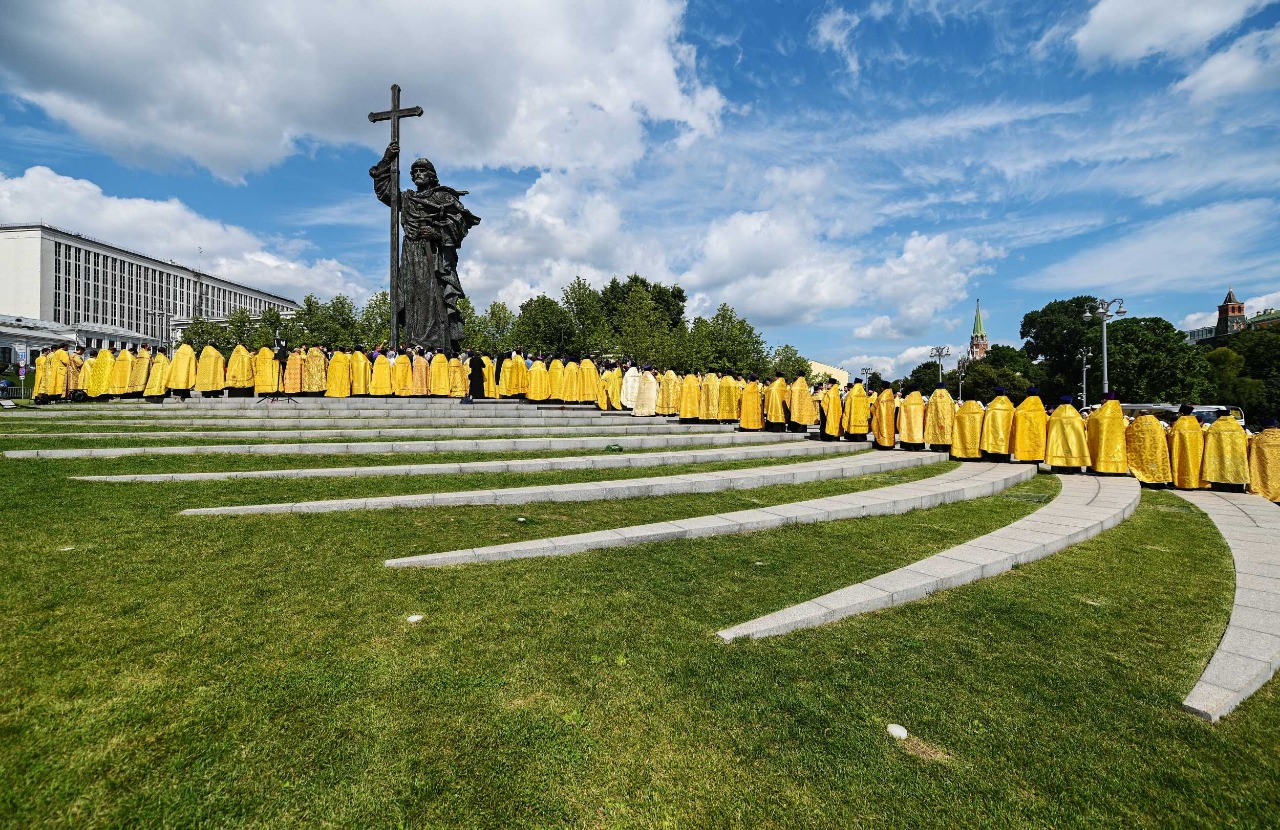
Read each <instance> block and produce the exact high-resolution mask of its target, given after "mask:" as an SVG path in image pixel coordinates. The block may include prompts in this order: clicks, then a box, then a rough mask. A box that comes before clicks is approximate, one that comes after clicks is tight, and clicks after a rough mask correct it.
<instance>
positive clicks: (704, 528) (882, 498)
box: [384, 464, 1035, 568]
mask: <svg viewBox="0 0 1280 830" xmlns="http://www.w3.org/2000/svg"><path fill="white" fill-rule="evenodd" d="M1033 475H1035V469H1034V468H1033V467H1024V466H1017V465H1011V464H966V465H964V466H963V467H961V468H959V469H957V470H953V471H951V472H947V473H943V474H942V475H939V476H935V477H933V478H930V479H925V480H923V481H917V482H913V483H911V484H897V485H893V486H891V487H883V488H880V489H877V490H871V491H868V492H864V493H851V494H849V495H845V496H831V497H828V498H822V499H810V500H808V501H799V502H793V503H790V504H776V505H773V506H770V507H761V508H758V509H754V510H738V511H735V512H732V513H725V514H717V515H710V516H695V517H692V518H688V519H679V520H673V521H670V522H656V523H653V524H646V525H636V526H634V527H620V528H615V529H613V530H601V531H595V532H592V533H579V534H575V535H572V536H558V537H552V538H549V539H535V540H531V541H528V542H513V543H511V544H506V545H493V546H489V547H483V548H475V549H472V550H455V551H447V552H444V553H430V554H424V555H420V556H406V557H400V558H396V559H388V560H387V561H386V562H385V563H384V564H385V565H386V566H387V567H389V568H414V567H437V566H440V565H458V564H465V563H471V562H496V561H502V560H507V559H524V558H528V557H536V556H563V555H566V554H570V553H578V552H579V551H585V550H596V549H600V548H613V547H623V546H627V545H639V544H644V543H646V542H662V541H666V540H669V539H692V538H697V537H702V536H722V535H728V534H736V533H749V532H752V531H756V530H768V529H771V528H776V527H782V526H783V525H788V524H796V523H809V522H829V521H836V520H839V519H856V518H860V517H862V516H882V515H890V514H899V513H906V512H908V511H910V510H916V509H919V508H921V507H933V506H935V505H938V504H945V503H948V502H953V501H963V500H965V499H976V498H981V497H982V496H990V495H992V494H993V493H996V492H998V491H999V490H1004V489H1005V488H1007V487H1010V486H1012V485H1014V484H1017V483H1018V482H1020V481H1026V480H1027V479H1029V478H1031V477H1032V476H1033Z"/></svg>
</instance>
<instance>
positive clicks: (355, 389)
mask: <svg viewBox="0 0 1280 830" xmlns="http://www.w3.org/2000/svg"><path fill="white" fill-rule="evenodd" d="M372 382H373V364H372V363H370V362H369V357H368V355H366V354H365V353H364V352H352V353H351V394H353V395H367V394H369V386H370V384H371V383H372Z"/></svg>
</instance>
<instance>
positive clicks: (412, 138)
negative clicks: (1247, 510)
mask: <svg viewBox="0 0 1280 830" xmlns="http://www.w3.org/2000/svg"><path fill="white" fill-rule="evenodd" d="M24 7H25V8H24ZM387 32H391V33H392V34H391V35H390V36H388V35H387V34H386V33H387ZM393 82H395V83H399V84H400V85H401V86H402V87H403V89H404V93H403V94H404V104H405V105H413V104H418V105H421V106H422V107H423V108H424V109H425V110H426V115H425V117H423V118H421V119H416V120H414V121H409V122H406V123H405V126H404V134H403V137H402V144H403V145H404V148H405V153H406V154H409V153H412V154H414V155H427V156H429V157H430V158H432V159H433V160H434V161H435V162H436V164H437V167H438V168H439V169H440V173H441V178H442V180H443V181H444V182H445V183H446V184H451V185H453V186H454V187H457V188H460V189H465V190H469V191H471V194H470V195H469V196H468V197H467V198H466V200H465V201H466V203H467V206H468V207H469V208H471V209H472V210H473V211H474V212H476V213H477V214H479V215H480V216H481V217H483V219H484V221H483V223H482V224H481V225H480V226H479V227H478V228H476V229H475V230H474V231H473V232H472V234H471V236H470V237H469V238H468V240H467V242H466V245H465V246H464V249H463V254H462V255H463V263H464V265H463V270H462V276H463V284H464V287H465V288H466V289H467V291H468V293H469V294H470V295H471V296H472V298H473V300H474V301H475V302H476V303H477V304H478V305H480V306H484V305H485V304H487V303H488V302H490V301H491V300H493V299H501V300H503V301H505V302H507V303H509V304H510V305H512V306H513V307H514V306H516V305H518V304H519V303H520V302H521V301H522V300H524V299H527V298H528V297H530V296H532V295H534V294H536V293H538V292H540V291H545V292H547V293H549V294H551V295H552V296H558V295H559V291H560V289H561V287H562V286H563V285H565V284H566V283H567V282H568V281H569V280H571V279H572V278H573V277H574V276H577V275H581V276H583V277H585V278H586V279H588V280H590V281H592V282H594V283H597V284H600V283H602V282H604V281H606V280H608V279H609V278H610V277H611V276H613V275H625V274H628V273H631V272H639V273H641V274H643V275H645V276H648V277H650V278H656V279H660V280H663V281H666V282H679V283H680V284H681V285H683V286H684V287H685V288H686V290H687V291H688V292H689V294H690V296H691V297H692V298H693V299H692V302H691V311H692V312H694V313H698V312H705V313H710V312H711V311H713V310H714V308H715V306H716V305H717V304H719V303H720V302H729V303H730V304H732V305H733V306H734V307H736V308H737V309H738V310H739V311H740V312H742V313H744V314H745V315H746V316H747V317H748V318H749V319H751V320H752V321H753V322H755V323H756V324H757V325H759V326H760V327H761V328H762V330H763V331H764V333H765V335H766V337H767V338H768V339H769V341H770V342H771V343H772V344H774V345H778V344H781V343H783V342H790V343H793V344H795V345H796V346H798V347H800V348H801V350H802V351H803V352H804V353H805V354H807V355H808V356H810V357H812V358H814V359H818V360H822V361H824V362H828V363H835V364H838V365H844V366H848V367H854V368H856V367H859V366H862V365H868V364H870V365H874V366H877V367H878V368H881V369H882V370H886V371H896V372H905V371H907V370H909V369H910V368H911V367H912V366H913V365H915V363H917V362H920V361H922V360H924V359H926V356H927V351H928V347H929V346H931V345H941V344H947V345H950V346H951V347H952V351H953V354H958V353H959V352H960V351H962V350H963V348H964V347H965V345H966V344H967V339H968V333H969V327H970V325H971V323H972V319H973V303H974V300H975V298H981V300H982V305H983V309H984V310H985V311H986V312H987V330H988V332H989V334H990V335H991V337H992V339H993V340H994V341H997V342H1008V343H1017V342H1018V326H1019V323H1020V321H1021V317H1022V314H1023V313H1024V312H1026V311H1027V310H1030V309H1033V308H1038V307H1039V306H1041V305H1043V304H1044V303H1045V302H1047V301H1048V300H1051V299H1054V298H1056V297H1068V296H1073V295H1075V294H1079V293H1094V294H1098V295H1103V296H1105V297H1107V298H1112V297H1123V298H1124V299H1125V300H1126V301H1127V302H1126V305H1127V307H1128V308H1129V309H1130V311H1131V313H1134V314H1143V315H1145V314H1155V315H1162V316H1164V317H1167V318H1168V319H1170V320H1172V321H1173V322H1174V323H1176V324H1179V325H1186V326H1190V325H1193V324H1200V323H1202V322H1203V321H1204V320H1205V313H1206V312H1212V310H1213V307H1214V305H1216V303H1217V302H1219V301H1220V300H1221V298H1222V295H1223V294H1224V293H1225V290H1226V287H1227V285H1228V284H1230V285H1233V286H1234V287H1235V289H1236V293H1237V294H1238V295H1239V296H1240V297H1241V298H1242V299H1245V300H1246V302H1247V303H1248V304H1249V307H1250V308H1249V311H1250V313H1253V312H1255V311H1259V310H1261V309H1262V308H1263V307H1264V306H1280V232H1278V231H1280V150H1278V149H1277V148H1280V140H1278V138H1280V136H1278V135H1277V133H1278V132H1280V130H1278V127H1280V92H1278V90H1280V4H1277V3H1275V2H1271V0H1213V2H1205V0H1096V2H1095V0H1082V1H1081V2H1036V0H1019V1H1018V2H1013V0H1010V1H1009V2H992V1H989V0H967V1H966V0H894V1H892V2H891V1H890V0H870V2H868V1H867V0H862V1H861V2H798V1H797V0H752V1H751V2H748V0H735V1H734V2H707V1H698V0H694V1H691V2H688V3H679V2H672V0H626V2H612V0H609V1H608V2H606V1H605V0H522V2H519V3H511V2H509V0H469V2H467V3H464V4H459V3H449V4H446V3H438V2H421V0H419V1H418V2H399V1H398V0H371V1H370V2H367V3H361V4H313V3H305V2H301V0H267V2H262V0H258V1H257V2H252V3H251V2H247V1H243V0H217V1H216V2H215V0H191V1H190V2H183V3H180V4H175V3H168V2H144V0H136V1H135V2H129V3H124V2H111V0H102V2H98V3H95V4H92V5H91V6H86V5H84V4H83V3H80V2H74V0H43V2H40V3H25V4H21V6H20V7H19V8H17V9H11V10H7V11H6V15H5V16H4V18H3V19H2V20H0V222H31V221H39V220H44V221H45V222H49V223H51V224H55V225H58V226H61V227H65V228H68V229H70V230H74V231H78V232H81V233H85V234H88V235H90V236H95V237H99V238H102V239H105V240H108V241H112V242H117V243H119V244H123V245H126V246H129V247H133V248H136V249H139V250H142V251H145V252H147V253H152V254H155V255H159V256H162V257H164V258H171V259H174V260H176V261H180V262H184V263H187V264H191V265H196V266H199V267H203V268H205V269H206V270H210V271H212V272H214V273H219V274H222V275H225V276H227V277H230V278H233V279H237V280H241V281H243V282H246V283H249V284H254V285H259V286H261V287H263V288H267V289H269V290H273V291H278V292H281V293H284V294H286V295H290V296H296V297H299V298H300V297H301V296H302V295H303V294H306V293H308V292H314V293H316V294H318V295H321V296H330V295H332V294H335V293H339V292H342V293H347V294H351V295H354V296H355V297H356V298H357V299H358V300H359V299H362V298H363V297H365V296H367V295H368V293H369V292H371V291H374V290H377V289H379V288H380V287H382V286H383V284H384V283H385V279H386V277H385V258H386V215H385V212H384V210H385V209H384V208H383V207H382V206H381V205H379V204H378V203H377V201H376V200H375V199H374V198H373V195H372V193H371V189H370V183H369V179H368V176H367V170H368V167H369V166H370V165H371V164H373V163H374V162H375V161H376V159H377V157H378V155H379V153H380V151H381V149H382V147H383V146H384V145H385V143H386V141H387V128H386V125H385V124H380V125H376V126H375V125H371V124H369V123H368V121H367V119H366V117H365V116H366V114H367V113H368V112H369V111H371V110H375V109H385V108H386V106H387V105H388V103H389V91H388V87H389V86H390V84H391V83H393ZM406 184H407V179H406Z"/></svg>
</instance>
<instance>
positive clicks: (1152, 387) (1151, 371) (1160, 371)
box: [1077, 317, 1213, 403]
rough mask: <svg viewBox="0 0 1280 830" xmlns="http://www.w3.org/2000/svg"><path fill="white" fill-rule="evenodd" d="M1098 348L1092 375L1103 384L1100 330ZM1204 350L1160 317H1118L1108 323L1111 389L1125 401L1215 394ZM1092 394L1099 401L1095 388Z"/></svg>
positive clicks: (1169, 400)
mask: <svg viewBox="0 0 1280 830" xmlns="http://www.w3.org/2000/svg"><path fill="white" fill-rule="evenodd" d="M1093 352H1094V360H1093V365H1094V369H1095V371H1094V373H1093V374H1096V375H1098V380H1099V382H1100V381H1101V374H1102V372H1101V363H1102V342H1101V333H1100V332H1099V334H1098V342H1097V345H1096V347H1095V348H1094V350H1093ZM1205 354H1206V353H1205V351H1204V350H1203V349H1199V348H1197V347H1195V346H1192V345H1189V344H1188V343H1187V342H1186V337H1185V336H1184V335H1183V334H1182V332H1180V331H1178V330H1177V329H1176V328H1174V326H1173V324H1172V323H1170V322H1169V321H1168V320H1165V319H1163V318H1161V317H1136V318H1132V319H1127V320H1117V321H1116V322H1114V323H1110V324H1108V326H1107V355H1108V364H1109V374H1110V380H1111V391H1113V392H1115V393H1116V394H1117V395H1119V396H1120V399H1121V400H1123V401H1130V402H1134V403H1142V402H1149V403H1160V402H1166V403H1175V402H1177V401H1195V400H1204V399H1206V398H1207V397H1209V396H1211V395H1212V394H1213V383H1212V381H1211V380H1210V374H1211V370H1210V366H1209V363H1208V361H1207V360H1206V359H1205ZM1091 379H1092V376H1091ZM1078 385H1079V384H1077V386H1078ZM1090 386H1093V384H1092V383H1090ZM1099 391H1100V387H1099ZM1089 397H1090V399H1091V400H1092V399H1094V395H1093V392H1092V390H1091V391H1090V396H1089Z"/></svg>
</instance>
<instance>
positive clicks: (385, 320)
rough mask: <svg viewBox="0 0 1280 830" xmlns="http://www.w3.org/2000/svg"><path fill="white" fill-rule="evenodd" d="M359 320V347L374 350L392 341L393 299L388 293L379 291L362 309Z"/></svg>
mask: <svg viewBox="0 0 1280 830" xmlns="http://www.w3.org/2000/svg"><path fill="white" fill-rule="evenodd" d="M359 318H360V325H359V332H360V336H359V338H358V339H359V341H360V342H359V345H363V346H364V347H365V348H366V349H373V348H375V347H376V346H377V345H378V344H379V343H383V342H386V341H387V340H390V339H391V299H390V298H389V297H388V296H387V292H385V291H378V292H377V293H375V294H373V295H372V296H370V297H369V299H368V300H366V301H365V304H364V307H363V308H361V309H360V315H359Z"/></svg>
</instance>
